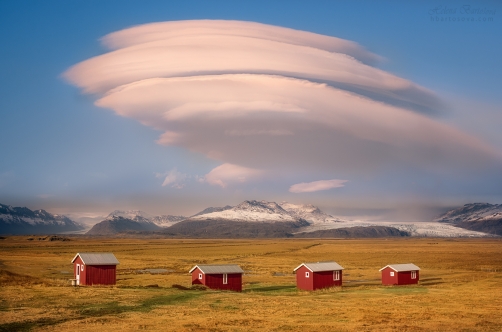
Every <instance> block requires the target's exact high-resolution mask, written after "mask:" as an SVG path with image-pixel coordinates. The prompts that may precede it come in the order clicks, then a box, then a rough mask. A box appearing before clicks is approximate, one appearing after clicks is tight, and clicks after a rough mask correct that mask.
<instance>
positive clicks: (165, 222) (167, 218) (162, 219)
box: [150, 215, 187, 227]
mask: <svg viewBox="0 0 502 332" xmlns="http://www.w3.org/2000/svg"><path fill="white" fill-rule="evenodd" d="M186 218H187V217H184V216H172V215H162V216H155V217H152V218H151V219H150V220H151V221H152V222H153V223H154V224H155V225H157V226H160V227H170V226H172V225H174V224H176V223H179V222H180V221H183V220H185V219H186Z"/></svg>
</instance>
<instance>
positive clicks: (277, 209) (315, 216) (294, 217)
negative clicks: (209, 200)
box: [190, 200, 341, 224]
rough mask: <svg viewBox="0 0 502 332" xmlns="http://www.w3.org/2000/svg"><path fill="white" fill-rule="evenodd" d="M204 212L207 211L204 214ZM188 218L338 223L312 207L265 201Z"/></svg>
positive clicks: (215, 210) (208, 210)
mask: <svg viewBox="0 0 502 332" xmlns="http://www.w3.org/2000/svg"><path fill="white" fill-rule="evenodd" d="M204 211H207V212H206V213H204ZM204 211H202V212H199V213H198V214H196V215H194V216H192V217H190V219H191V220H207V219H223V220H233V221H248V222H296V221H300V220H303V221H307V222H308V223H311V224H314V223H326V222H338V221H341V220H340V219H337V218H334V217H332V216H330V215H328V214H326V213H324V212H322V211H321V210H319V208H317V207H315V206H313V205H296V204H291V203H287V202H283V203H281V204H277V203H275V202H267V201H255V200H253V201H244V202H242V203H240V204H239V205H237V206H235V207H230V206H226V207H225V208H207V209H206V210H204Z"/></svg>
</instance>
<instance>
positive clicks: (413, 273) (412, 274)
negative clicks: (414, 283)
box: [411, 271, 417, 279]
mask: <svg viewBox="0 0 502 332" xmlns="http://www.w3.org/2000/svg"><path fill="white" fill-rule="evenodd" d="M411 279H417V271H411Z"/></svg>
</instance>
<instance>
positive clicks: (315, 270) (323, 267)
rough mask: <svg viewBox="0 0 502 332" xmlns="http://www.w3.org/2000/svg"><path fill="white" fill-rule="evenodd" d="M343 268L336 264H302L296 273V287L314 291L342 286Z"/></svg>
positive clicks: (295, 270)
mask: <svg viewBox="0 0 502 332" xmlns="http://www.w3.org/2000/svg"><path fill="white" fill-rule="evenodd" d="M342 270H343V267H341V266H340V265H338V263H336V262H317V263H302V264H301V265H300V266H298V267H297V268H296V269H294V270H293V272H296V287H298V288H300V289H303V290H309V291H313V290H316V289H321V288H327V287H333V286H341V285H342Z"/></svg>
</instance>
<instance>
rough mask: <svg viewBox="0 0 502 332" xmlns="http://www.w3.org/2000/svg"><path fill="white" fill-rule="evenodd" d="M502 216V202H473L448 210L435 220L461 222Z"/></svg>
mask: <svg viewBox="0 0 502 332" xmlns="http://www.w3.org/2000/svg"><path fill="white" fill-rule="evenodd" d="M501 218H502V204H489V203H473V204H465V205H464V206H462V207H459V208H457V209H453V210H450V211H448V212H446V213H444V214H442V215H441V216H439V217H438V218H436V219H434V221H437V222H449V223H455V224H456V223H462V222H473V221H482V220H493V219H501Z"/></svg>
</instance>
